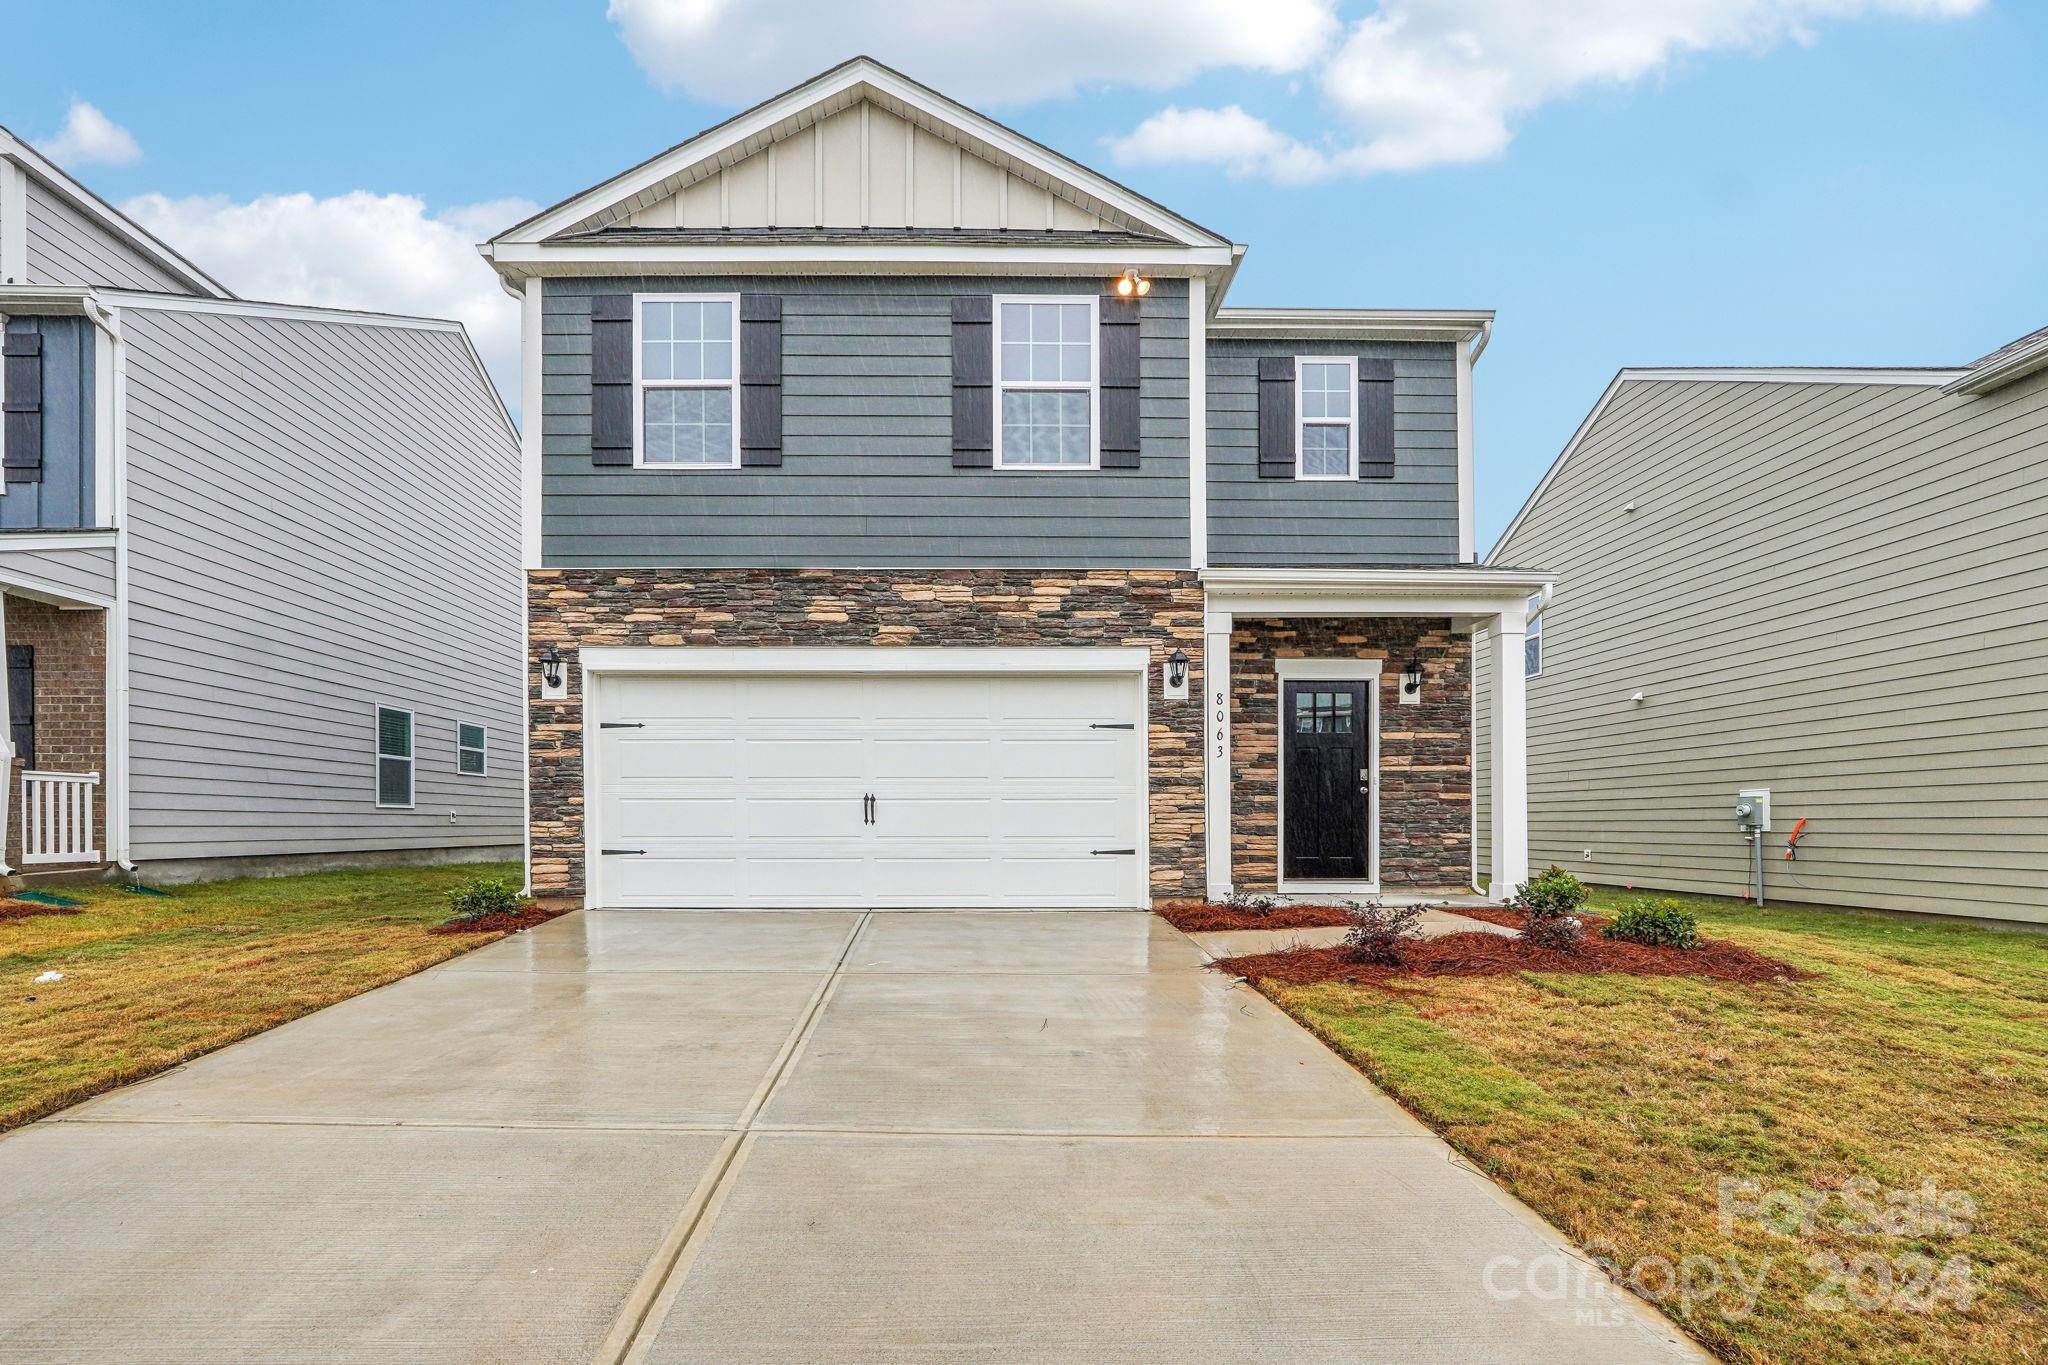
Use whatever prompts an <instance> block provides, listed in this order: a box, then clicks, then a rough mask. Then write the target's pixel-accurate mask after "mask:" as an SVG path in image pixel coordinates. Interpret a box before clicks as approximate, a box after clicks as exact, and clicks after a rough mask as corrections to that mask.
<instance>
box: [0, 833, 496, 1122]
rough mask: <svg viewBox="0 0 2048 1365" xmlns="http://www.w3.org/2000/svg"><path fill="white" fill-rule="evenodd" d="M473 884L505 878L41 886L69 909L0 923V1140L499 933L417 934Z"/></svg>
mask: <svg viewBox="0 0 2048 1365" xmlns="http://www.w3.org/2000/svg"><path fill="white" fill-rule="evenodd" d="M477 876H496V877H504V878H507V879H509V880H511V881H512V883H513V884H514V885H517V884H518V880H519V869H518V868H517V867H516V866H509V865H506V866H498V865H474V864H473V865H468V866H461V867H428V868H386V869H379V870H375V871H365V872H322V873H317V874H314V875H311V876H304V877H277V878H263V879H254V880H248V881H233V882H209V883H205V884H203V885H198V886H183V887H173V888H170V894H169V895H167V896H148V895H139V894H136V893H134V892H131V891H123V890H120V889H118V888H115V887H109V886H92V887H58V888H53V889H54V890H55V891H57V892H58V893H60V894H62V895H65V896H68V897H72V898H75V899H77V900H79V901H82V902H83V904H82V905H81V906H80V907H79V909H80V911H81V912H82V913H79V914H66V915H37V916H34V917H30V918H0V1129H5V1128H9V1127H12V1126H14V1125H16V1124H21V1123H26V1122H28V1121H29V1120H30V1119H34V1118H39V1117H41V1116H42V1115H44V1114H48V1113H51V1112H53V1111H55V1110H58V1109H62V1108H64V1107H65V1106H66V1105H71V1104H76V1103H78V1101H80V1100H82V1099H85V1098H86V1097H88V1096H90V1095H95V1094H98V1093H99V1092H100V1091H102V1090H109V1089H112V1088H113V1087H114V1086H117V1085H123V1084H125V1083H127V1082H129V1081H133V1080H138V1079H140V1078H141V1077H144V1076H148V1075H151V1074H153V1073H155V1072H158V1071H162V1070H164V1069H165V1068H167V1067H171V1066H175V1065H177V1064H178V1063H179V1062H182V1061H184V1060H185V1059H186V1058H188V1057H192V1056H195V1055H197V1054H199V1053H201V1052H206V1051H209V1050H211V1049H213V1048H217V1047H220V1046H222V1045H223V1044H226V1043H231V1042H233V1041H235V1040H236V1039H237V1038H246V1037H248V1036H249V1035H250V1034H252V1033H260V1032H262V1031H263V1030H264V1029H267V1028H272V1027H275V1026H276V1025H278V1024H281V1023H283V1022H284V1021H285V1020H287V1019H294V1018H297V1017H298V1016H299V1015H302V1014H307V1013H310V1012H311V1011H313V1010H316V1009H319V1008H320V1007H321V1006H323V1005H331V1004H333V1003H334V1002H335V1001H337V1000H345V999H347V998H348V997H349V996H352V995H360V994H361V993H362V992H364V991H366V990H369V989H370V988H372V987H373V986H381V985H383V984H384V983H385V982H387V981H392V980H396V979H397V978H398V977H401V976H406V975H409V974H411V973H413V972H416V971H418V970H420V969H421V968H422V967H427V966H431V965H432V964H434V963H436V962H440V961H442V960H444V959H446V958H450V957H454V956H455V955H456V954H458V953H463V952H467V951H468V950H470V949H471V948H475V947H477V946H479V945H481V944H484V943H489V942H490V941H492V940H493V939H495V938H501V937H503V935H502V934H495V933H481V934H460V935H454V936H447V935H434V934H429V933H428V932H427V931H428V930H429V929H430V928H432V927H433V926H434V925H437V924H439V923H441V922H442V921H443V920H445V919H447V918H448V915H449V909H448V899H447V898H448V892H449V891H450V890H451V889H452V888H454V887H455V886H456V885H457V884H459V883H461V882H464V881H466V880H468V879H469V878H471V877H477ZM50 971H57V972H62V973H63V974H64V979H63V980H61V981H58V982H54V983H50V984H37V982H36V980H35V978H36V977H37V976H40V975H42V974H43V973H45V972H50Z"/></svg>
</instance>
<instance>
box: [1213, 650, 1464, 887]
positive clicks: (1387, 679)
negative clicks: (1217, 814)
mask: <svg viewBox="0 0 2048 1365" xmlns="http://www.w3.org/2000/svg"><path fill="white" fill-rule="evenodd" d="M1232 625H1233V630H1232V633H1231V639H1230V691H1231V709H1230V751H1231V752H1230V758H1231V766H1232V769H1233V771H1234V780H1233V782H1232V784H1231V819H1230V843H1231V876H1232V880H1233V884H1234V885H1235V886H1236V887H1237V888H1238V889H1239V890H1241V891H1255V892H1256V891H1270V890H1272V889H1273V888H1274V887H1275V886H1276V885H1277V884H1278V881H1279V873H1280V861H1279V823H1280V822H1279V799H1280V792H1279V762H1280V759H1279V721H1280V682H1279V673H1278V671H1277V669H1276V668H1275V667H1274V660H1276V659H1281V658H1310V659H1344V658H1353V659H1383V660H1386V664H1385V666H1384V667H1383V668H1382V669H1381V670H1380V695H1379V718H1380V885H1381V886H1382V887H1384V888H1387V889H1389V890H1392V889H1395V888H1408V887H1417V888H1420V887H1427V888H1451V887H1463V886H1464V885H1465V884H1466V883H1467V882H1468V881H1469V880H1470V879H1471V875H1472V763H1471V753H1472V744H1471V720H1472V640H1471V637H1470V636H1468V635H1459V634H1455V633H1453V631H1452V630H1451V623H1450V622H1449V621H1448V620H1431V619H1427V618H1421V617H1384V618H1372V619H1339V618H1290V619H1286V620H1271V621H1259V620H1238V621H1234V622H1233V623H1232ZM1410 658H1418V659H1420V660H1421V661H1422V666H1423V684H1422V700H1421V701H1420V702H1419V703H1416V704H1415V705H1411V706H1403V705H1401V703H1400V688H1401V668H1402V666H1403V665H1405V664H1406V663H1407V662H1408V660H1409V659H1410Z"/></svg>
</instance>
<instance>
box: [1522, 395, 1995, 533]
mask: <svg viewBox="0 0 2048 1365" xmlns="http://www.w3.org/2000/svg"><path fill="white" fill-rule="evenodd" d="M1968 373H1969V371H1967V370H1956V369H1919V370H1910V369H1909V370H1859V369H1847V368H1840V367H1836V368H1827V367H1785V368H1781V369H1772V368H1768V367H1766V368H1752V369H1733V368H1731V369H1711V368H1708V369H1629V370H1620V371H1617V372H1616V374H1615V376H1614V378H1613V379H1612V380H1610V381H1609V382H1608V385H1607V387H1606V389H1604V390H1602V392H1601V394H1600V398H1599V401H1598V402H1596V403H1594V404H1593V409H1592V411H1590V412H1588V413H1587V414H1586V416H1585V420H1583V421H1581V422H1580V423H1579V426H1578V429H1577V430H1576V431H1574V432H1573V433H1572V438H1571V439H1570V440H1569V441H1566V442H1565V445H1564V449H1563V450H1562V451H1559V452H1558V456H1557V458H1556V459H1555V460H1552V461H1551V462H1550V468H1549V469H1547V470H1545V471H1544V472H1543V477H1542V478H1541V479H1539V480H1538V481H1537V483H1536V487H1535V488H1534V489H1532V490H1531V491H1530V493H1529V496H1528V497H1527V498H1525V499H1524V500H1523V502H1522V506H1521V509H1520V510H1519V511H1517V512H1516V513H1515V518H1514V520H1513V521H1510V522H1509V523H1508V528H1507V530H1505V531H1502V532H1501V533H1500V538H1499V539H1498V540H1496V541H1494V542H1493V549H1491V550H1489V551H1488V552H1487V555H1486V558H1485V559H1484V560H1482V561H1481V563H1485V564H1491V563H1493V562H1494V561H1495V560H1497V559H1498V558H1500V554H1501V551H1502V550H1504V549H1506V548H1507V544H1508V541H1509V540H1511V539H1513V538H1514V534H1515V532H1516V530H1518V529H1519V528H1520V527H1521V525H1522V522H1523V520H1524V519H1525V518H1527V517H1528V515H1529V511H1530V509H1531V508H1533V507H1535V506H1536V504H1537V502H1538V501H1539V500H1540V499H1541V498H1542V497H1543V493H1544V490H1546V489H1548V488H1549V487H1550V484H1551V481H1552V480H1554V479H1555V478H1556V477H1557V474H1558V471H1559V470H1561V469H1563V468H1564V467H1565V465H1566V463H1567V462H1569V461H1570V459H1571V457H1572V456H1573V455H1574V454H1575V453H1577V451H1578V448H1579V446H1580V445H1581V444H1582V443H1583V442H1584V441H1585V439H1586V437H1587V436H1588V435H1589V434H1590V433H1591V432H1592V430H1593V428H1594V427H1595V426H1597V425H1598V424H1599V421H1600V416H1601V414H1602V413H1604V412H1605V411H1606V410H1607V405H1608V404H1609V403H1610V402H1612V401H1613V400H1614V395H1615V394H1617V393H1619V392H1620V391H1621V386H1622V385H1624V384H1629V383H1644V384H1648V383H1655V382H1657V381H1659V380H1675V381H1679V382H1683V383H1690V384H1868V385H1873V386H1876V387H1889V386H1896V385H1907V386H1914V387H1921V388H1939V387H1942V386H1945V385H1948V384H1950V383H1952V382H1953V381H1954V380H1955V379H1956V378H1957V377H1958V376H1959V375H1967V374H1968Z"/></svg>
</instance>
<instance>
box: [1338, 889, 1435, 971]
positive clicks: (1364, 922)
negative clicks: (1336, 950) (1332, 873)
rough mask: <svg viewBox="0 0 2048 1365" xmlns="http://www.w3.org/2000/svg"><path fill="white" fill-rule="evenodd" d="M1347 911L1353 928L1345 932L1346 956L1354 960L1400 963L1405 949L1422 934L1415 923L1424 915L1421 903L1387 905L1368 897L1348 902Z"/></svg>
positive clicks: (1392, 964)
mask: <svg viewBox="0 0 2048 1365" xmlns="http://www.w3.org/2000/svg"><path fill="white" fill-rule="evenodd" d="M1344 913H1345V914H1346V915H1347V916H1348V917H1349V918H1350V920H1351V928H1350V930H1349V931H1348V932H1346V933H1345V935H1344V956H1346V957H1347V958H1349V959H1351V960H1352V961H1353V962H1373V963H1377V964H1379V965H1380V966H1382V967H1398V966H1400V965H1401V953H1402V951H1403V950H1404V949H1405V948H1406V947H1407V946H1408V945H1409V944H1411V943H1414V942H1415V941H1417V940H1418V939H1420V938H1421V937H1422V928H1421V926H1420V925H1419V924H1417V923H1416V921H1417V920H1419V919H1421V918H1422V907H1421V906H1419V905H1403V906H1387V905H1382V904H1380V903H1379V902H1378V901H1366V902H1365V903H1364V904H1362V905H1351V906H1349V907H1348V908H1347V909H1346V910H1345V912H1344Z"/></svg>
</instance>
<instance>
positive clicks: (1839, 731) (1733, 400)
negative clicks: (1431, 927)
mask: <svg viewBox="0 0 2048 1365" xmlns="http://www.w3.org/2000/svg"><path fill="white" fill-rule="evenodd" d="M2044 466H2048V329H2044V330H2042V331H2039V332H2035V333H2033V334H2032V335H2030V336H2027V337H2022V338H2021V339H2020V340H2018V341H2016V342H2013V343H2012V344H2011V345H2009V346H2006V347H2004V348H2002V349H2000V350H1998V351H1995V352H1993V353H1992V354H1991V355H1988V356H1986V357H1985V358H1984V359H1982V360H1979V361H1977V362H1976V363H1974V364H1972V365H1968V366H1965V367H1962V368H1958V369H1928V370H1892V371H1883V370H1850V369H1803V370H1802V369H1784V370H1775V369H1763V370H1623V371H1622V372H1621V373H1620V374H1619V375H1618V376H1616V378H1615V380H1614V382H1613V383H1612V384H1611V385H1609V386H1608V389H1607V392H1606V393H1605V394H1604V395H1603V396H1602V397H1601V399H1600V401H1599V403H1598V404H1597V405H1596V406H1595V407H1594V409H1593V411H1592V414H1591V415H1590V416H1589V417H1587V418H1586V420H1585V422H1584V424H1583V425H1582V426H1580V428H1579V431H1578V434H1577V435H1575V436H1574V437H1573V438H1572V440H1571V444H1570V445H1568V446H1566V447H1565V450H1564V453H1563V454H1562V455H1560V456H1559V457H1558V460H1557V463H1556V464H1554V465H1553V466H1551V469H1550V472H1549V473H1548V474H1546V475H1545V476H1544V479H1543V482H1542V483H1541V484H1540V485H1538V487H1537V489H1536V492H1535V493H1534V494H1533V495H1532V496H1531V497H1530V499H1529V501H1528V503H1527V504H1526V505H1525V506H1524V507H1523V508H1522V510H1521V513H1520V514H1519V515H1518V516H1517V517H1516V518H1515V520H1514V523H1513V524H1512V525H1511V526H1510V527H1509V528H1508V530H1507V533H1506V534H1505V535H1504V536H1502V537H1501V541H1500V544H1499V546H1498V547H1497V548H1496V549H1495V550H1494V554H1493V557H1494V559H1496V560H1501V561H1505V562H1510V563H1513V562H1521V561H1527V560H1532V559H1534V560H1540V561H1542V562H1543V563H1545V564H1547V565H1549V566H1551V568H1552V569H1553V570H1554V571H1555V572H1556V574H1557V579H1558V597H1557V600H1556V602H1555V603H1554V604H1553V605H1552V606H1550V607H1549V608H1548V609H1547V610H1545V611H1544V612H1543V613H1542V614H1541V616H1540V617H1539V618H1538V619H1539V624H1538V625H1537V626H1535V627H1533V628H1532V629H1531V632H1530V635H1531V638H1532V639H1536V640H1539V641H1540V643H1538V644H1535V645H1532V646H1530V659H1529V664H1530V670H1531V676H1529V677H1528V678H1527V679H1526V686H1527V689H1528V697H1529V702H1528V705H1529V720H1530V726H1531V734H1532V739H1531V747H1530V751H1529V760H1528V761H1529V777H1528V783H1529V788H1528V790H1529V800H1530V808H1531V825H1530V829H1531V834H1530V837H1531V840H1532V849H1531V856H1532V858H1534V859H1535V860H1536V861H1537V862H1538V863H1539V864H1541V863H1546V862H1554V863H1558V864H1561V865H1562V866H1564V867H1566V868H1569V869H1570V870H1571V871H1573V872H1575V873H1577V874H1579V875H1580V876H1581V877H1585V878H1587V879H1589V880H1592V881H1597V882H1606V883H1633V884H1635V885H1638V886H1643V887H1658V888H1669V889H1673V890H1680V891H1701V892H1716V893H1720V894H1724V895H1740V894H1742V893H1743V892H1744V891H1745V889H1746V888H1747V886H1748V884H1749V878H1750V875H1751V866H1750V861H1749V859H1750V855H1751V852H1752V850H1751V846H1750V845H1749V844H1748V842H1747V841H1746V837H1745V835H1744V834H1743V832H1742V831H1741V829H1740V828H1738V825H1737V820H1736V811H1735V806H1736V795H1737V793H1738V792H1740V791H1744V790H1750V789H1764V790H1768V792H1769V793H1770V803H1769V806H1770V830H1769V832H1768V833H1767V834H1766V836H1765V845H1766V853H1767V856H1766V858H1765V859H1764V864H1765V871H1764V876H1765V894H1766V896H1767V898H1769V899H1773V900H1784V901H1791V902H1809V903H1813V904H1819V905H1839V906H1868V907H1876V908H1880V909H1890V910H1919V911H1932V912H1937V913H1944V914H1956V915H1977V916H1990V917H1995V918H2001V919H2012V920H2031V921H2037V922H2038V921H2043V920H2048V682H2044V679H2048V610H2044V607H2043V602H2044V601H2048V503H2044V501H2043V496H2042V490H2043V487H2044V485H2043V483H2042V479H2043V471H2044ZM1539 651H1540V671H1534V670H1535V667H1536V664H1537V662H1538V660H1537V654H1538V652H1539ZM1802 820H1803V821H1805V822H1806V823H1805V827H1804V829H1803V830H1802V831H1800V837H1799V839H1798V848H1797V857H1796V859H1793V860H1789V861H1788V860H1787V859H1786V857H1785V852H1786V843H1787V840H1788V838H1789V837H1790V836H1791V835H1792V833H1793V832H1794V831H1795V830H1796V829H1798V828H1799V822H1800V821H1802Z"/></svg>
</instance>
